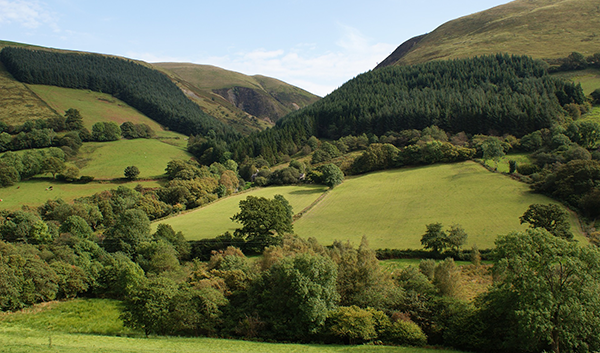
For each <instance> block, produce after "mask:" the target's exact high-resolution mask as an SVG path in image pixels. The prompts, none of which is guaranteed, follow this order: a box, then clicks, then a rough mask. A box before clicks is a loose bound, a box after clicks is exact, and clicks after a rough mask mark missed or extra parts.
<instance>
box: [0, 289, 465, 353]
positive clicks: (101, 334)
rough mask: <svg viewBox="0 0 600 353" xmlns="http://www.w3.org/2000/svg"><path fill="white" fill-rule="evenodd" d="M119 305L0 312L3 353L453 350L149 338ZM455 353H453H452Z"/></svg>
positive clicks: (70, 304) (84, 303)
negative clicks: (124, 317)
mask: <svg viewBox="0 0 600 353" xmlns="http://www.w3.org/2000/svg"><path fill="white" fill-rule="evenodd" d="M119 305H120V304H119V302H117V301H114V300H107V299H76V300H71V301H66V302H52V303H46V304H41V305H38V306H35V307H33V308H30V309H27V310H25V311H22V312H16V313H3V314H2V313H0V345H1V346H2V351H3V352H13V353H17V352H19V353H25V352H36V353H37V352H61V353H63V352H64V353H66V352H86V353H93V352H94V353H95V352H97V353H100V352H173V353H191V352H219V353H228V352H229V353H238V352H239V353H245V352H265V353H269V352H277V353H288V352H289V353H292V352H309V353H310V352H315V353H316V352H324V353H338V352H339V353H341V352H344V353H434V352H435V353H452V352H457V351H450V350H439V349H435V350H434V349H424V348H411V347H385V346H371V345H361V346H333V345H301V344H282V343H259V342H248V341H240V340H224V339H215V338H180V337H150V338H144V337H142V336H143V335H142V334H141V333H140V332H135V331H132V330H130V329H127V328H124V327H123V324H122V322H121V320H119V318H118V316H119V313H120V308H119ZM457 353H458V352H457Z"/></svg>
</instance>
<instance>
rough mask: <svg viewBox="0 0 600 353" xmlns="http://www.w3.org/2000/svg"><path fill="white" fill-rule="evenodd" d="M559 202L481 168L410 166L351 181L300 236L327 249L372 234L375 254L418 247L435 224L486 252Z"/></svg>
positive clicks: (313, 214) (303, 224)
mask: <svg viewBox="0 0 600 353" xmlns="http://www.w3.org/2000/svg"><path fill="white" fill-rule="evenodd" d="M551 202H555V201H553V200H551V199H550V198H548V197H546V196H543V195H539V194H534V193H532V192H530V191H529V188H528V186H527V185H525V184H522V183H519V182H517V181H514V180H512V179H510V178H508V177H506V176H504V175H502V174H497V173H490V172H488V171H487V170H485V169H484V168H483V167H482V166H480V165H478V164H476V163H474V162H463V163H456V164H441V165H433V166H426V167H418V168H402V169H396V170H388V171H382V172H377V173H372V174H367V175H363V176H359V177H354V178H351V179H347V180H346V181H344V183H343V184H341V185H340V186H338V187H336V188H335V189H334V190H333V191H331V192H330V193H328V194H327V196H325V197H324V198H323V199H322V200H321V201H320V202H319V203H318V204H317V205H316V206H315V207H313V208H312V209H311V210H310V211H309V212H308V213H306V214H305V215H304V216H303V217H302V218H300V219H299V220H297V221H296V222H295V224H294V230H295V232H296V233H297V234H299V235H300V236H303V237H309V236H310V237H315V238H317V239H318V240H319V241H320V242H321V243H322V244H331V243H332V242H333V241H334V240H350V241H351V242H352V243H354V244H356V245H358V244H360V239H361V237H362V236H363V235H366V236H367V237H368V239H369V243H370V246H371V248H373V249H379V248H396V249H405V248H413V249H418V248H421V244H420V239H421V236H422V235H423V234H424V233H425V226H426V225H427V224H429V223H435V222H441V223H442V224H444V226H445V227H449V226H450V225H452V224H454V223H458V224H460V225H462V227H463V228H464V229H465V230H466V232H467V234H468V235H469V238H468V240H467V244H466V246H467V247H471V246H472V245H473V244H477V246H478V247H479V248H480V249H484V248H491V247H493V245H494V240H495V239H496V236H497V235H500V234H506V233H508V232H511V231H514V230H524V229H526V228H527V226H526V225H521V224H519V216H521V215H522V214H523V213H524V212H525V210H526V209H527V207H528V206H529V205H530V204H532V203H546V204H547V203H551ZM572 224H576V220H575V218H574V217H573V219H572ZM572 229H573V230H574V231H575V232H576V237H577V238H578V239H579V240H581V241H585V239H584V238H583V237H582V236H581V232H580V231H579V229H578V228H577V227H575V226H573V227H572Z"/></svg>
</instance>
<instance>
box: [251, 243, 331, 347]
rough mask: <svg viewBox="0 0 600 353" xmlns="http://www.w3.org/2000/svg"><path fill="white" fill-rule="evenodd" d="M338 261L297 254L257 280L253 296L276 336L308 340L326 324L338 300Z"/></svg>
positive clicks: (261, 316) (270, 329) (262, 317)
mask: <svg viewBox="0 0 600 353" xmlns="http://www.w3.org/2000/svg"><path fill="white" fill-rule="evenodd" d="M336 278H337V268H336V265H335V263H334V262H333V261H332V260H331V259H329V258H327V257H323V256H320V255H310V254H298V255H296V256H291V257H286V258H283V259H281V260H280V261H278V262H276V263H275V264H274V265H273V266H272V267H271V268H270V269H269V270H268V271H266V272H265V273H264V274H263V276H262V277H261V278H260V279H258V280H257V281H256V282H255V285H254V286H253V288H252V289H251V290H250V297H251V298H252V301H253V302H254V303H255V304H254V306H255V308H256V309H257V310H258V314H259V315H260V318H261V320H263V321H264V322H265V323H266V324H267V325H268V329H269V331H270V332H271V335H272V337H273V338H275V337H277V338H278V339H293V340H305V339H308V338H310V337H311V336H312V335H314V334H316V333H318V332H319V331H320V330H321V329H322V328H323V326H324V323H325V320H326V318H327V314H328V312H329V311H331V310H333V309H334V308H335V306H336V305H337V302H338V300H339V295H338V293H337V291H336Z"/></svg>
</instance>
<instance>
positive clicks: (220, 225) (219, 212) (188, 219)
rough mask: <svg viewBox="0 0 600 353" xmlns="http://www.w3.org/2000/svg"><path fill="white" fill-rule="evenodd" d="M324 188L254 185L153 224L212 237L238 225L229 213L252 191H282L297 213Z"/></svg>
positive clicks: (261, 194)
mask: <svg viewBox="0 0 600 353" xmlns="http://www.w3.org/2000/svg"><path fill="white" fill-rule="evenodd" d="M326 190H327V188H326V187H324V186H317V185H310V186H279V187H269V188H262V189H254V190H251V191H249V192H246V193H241V194H236V195H233V196H230V197H227V198H224V199H221V200H219V201H216V202H213V203H211V204H209V205H208V206H205V207H203V208H200V209H196V210H193V211H190V212H187V213H184V214H182V215H179V216H176V217H171V218H167V219H163V220H160V221H157V222H154V223H153V224H152V227H153V231H154V229H156V227H157V226H158V224H159V223H166V224H170V225H171V226H172V227H173V229H174V230H175V231H181V232H183V234H184V235H185V237H186V239H187V240H198V239H205V238H214V237H216V236H218V235H221V234H223V233H225V232H226V231H229V232H233V231H234V230H235V229H237V228H240V227H241V225H240V224H239V223H237V222H233V221H232V220H231V219H230V217H231V216H233V215H234V214H236V213H238V212H239V211H240V208H239V203H240V200H243V199H245V198H246V197H247V196H249V195H252V196H256V197H267V198H272V197H273V196H274V195H277V194H281V195H283V196H284V197H285V198H286V200H288V202H289V203H290V205H291V206H292V207H293V209H294V213H299V212H301V211H302V210H303V209H305V208H306V207H308V206H310V204H311V203H312V202H313V201H315V200H316V199H317V198H318V197H319V196H321V195H322V194H323V193H324V192H325V191H326Z"/></svg>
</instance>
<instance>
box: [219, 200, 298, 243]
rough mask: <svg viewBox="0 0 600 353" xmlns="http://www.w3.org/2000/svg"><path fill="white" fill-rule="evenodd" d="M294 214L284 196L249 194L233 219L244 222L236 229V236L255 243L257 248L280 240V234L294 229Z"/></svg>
mask: <svg viewBox="0 0 600 353" xmlns="http://www.w3.org/2000/svg"><path fill="white" fill-rule="evenodd" d="M292 214H293V212H292V211H291V209H290V205H289V203H287V200H285V198H284V197H283V196H280V197H278V195H276V196H275V198H274V199H272V200H271V199H267V198H265V197H256V196H248V197H247V198H246V199H245V200H241V201H240V212H239V213H236V214H235V215H234V216H233V217H231V220H233V221H235V222H239V223H241V224H242V228H238V229H236V231H235V234H236V236H240V237H243V238H245V239H246V241H247V242H250V243H255V246H256V247H255V250H262V249H263V248H264V247H266V246H269V245H274V244H277V243H278V242H279V239H280V236H282V235H283V234H286V233H290V232H291V231H292V230H293V226H292Z"/></svg>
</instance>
